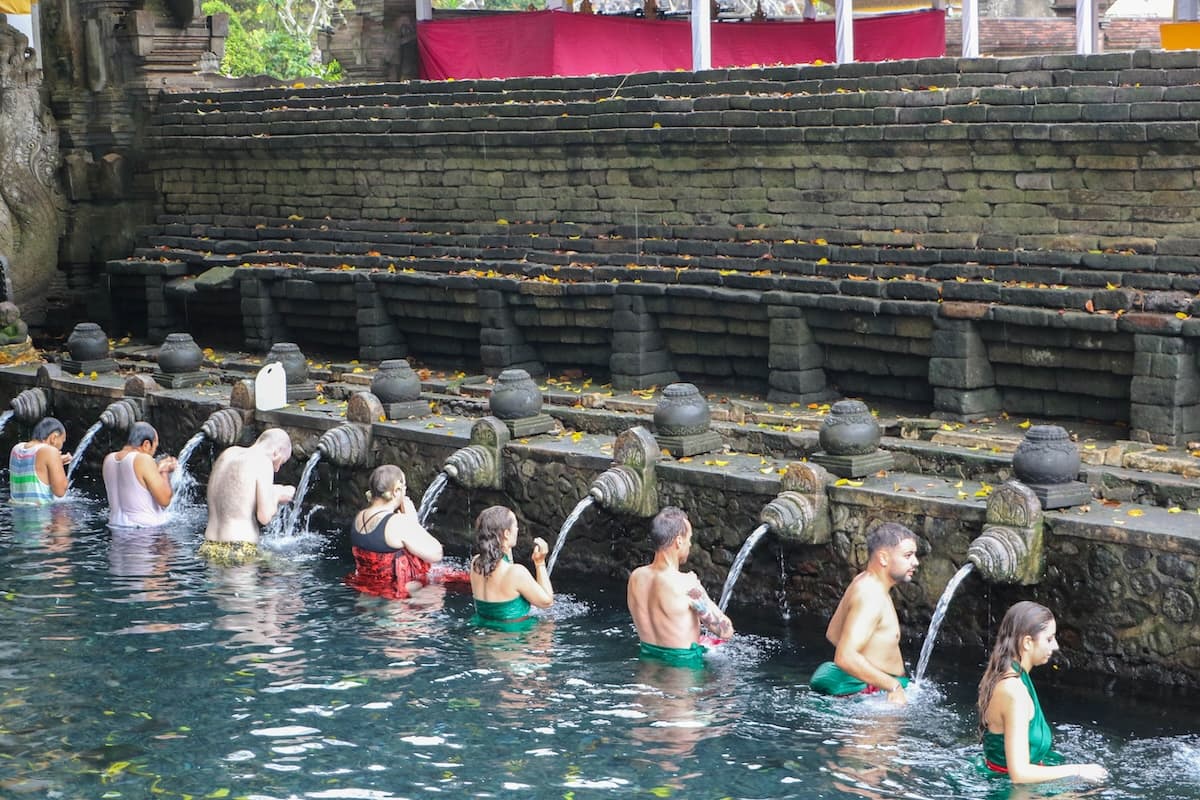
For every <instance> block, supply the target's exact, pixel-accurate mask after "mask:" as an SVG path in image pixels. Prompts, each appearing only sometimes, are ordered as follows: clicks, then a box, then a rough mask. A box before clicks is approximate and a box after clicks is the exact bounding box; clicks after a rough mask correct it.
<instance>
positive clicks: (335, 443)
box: [317, 422, 371, 467]
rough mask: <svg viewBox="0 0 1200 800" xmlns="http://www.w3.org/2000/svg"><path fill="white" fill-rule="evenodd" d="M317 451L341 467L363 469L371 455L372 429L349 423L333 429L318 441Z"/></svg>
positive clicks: (322, 435)
mask: <svg viewBox="0 0 1200 800" xmlns="http://www.w3.org/2000/svg"><path fill="white" fill-rule="evenodd" d="M317 451H318V452H320V454H321V455H322V457H324V458H325V459H326V460H327V461H331V462H332V463H334V464H337V465H338V466H339V467H362V466H366V464H367V456H369V455H370V453H371V429H370V428H368V427H367V426H365V425H358V424H355V423H353V422H347V423H344V424H342V425H338V426H337V427H336V428H331V429H329V430H327V431H325V433H323V434H321V438H320V439H317Z"/></svg>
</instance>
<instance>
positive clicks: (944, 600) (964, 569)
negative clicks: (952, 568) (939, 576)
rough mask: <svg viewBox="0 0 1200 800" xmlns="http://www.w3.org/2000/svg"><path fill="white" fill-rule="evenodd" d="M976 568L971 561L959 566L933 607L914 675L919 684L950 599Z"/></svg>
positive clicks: (927, 665)
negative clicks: (931, 617)
mask: <svg viewBox="0 0 1200 800" xmlns="http://www.w3.org/2000/svg"><path fill="white" fill-rule="evenodd" d="M974 569H975V565H974V564H973V563H971V562H970V561H968V562H967V563H966V564H963V565H962V566H961V567H959V569H958V572H956V573H954V577H953V578H951V579H950V582H949V583H947V584H946V590H945V591H943V592H942V596H941V597H939V598H938V602H937V606H936V607H935V608H934V609H933V619H931V620H930V621H929V632H928V633H926V634H925V641H924V643H922V644H921V657H920V658H919V659H918V660H917V671H916V673H914V675H913V680H914V681H916V682H917V683H918V684H920V682H921V681H922V680H923V679H924V678H925V670H926V669H927V668H928V667H929V657H930V656H931V655H933V645H934V643H935V642H936V641H937V636H938V631H940V630H941V628H942V620H944V619H945V618H946V610H947V609H948V608H950V600H951V599H952V598H953V597H954V592H955V591H957V590H958V585H959V584H960V583H962V582H963V580H965V579H966V577H967V576H968V575H970V574H971V571H972V570H974Z"/></svg>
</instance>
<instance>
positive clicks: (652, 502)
mask: <svg viewBox="0 0 1200 800" xmlns="http://www.w3.org/2000/svg"><path fill="white" fill-rule="evenodd" d="M658 459H659V451H658V443H657V442H656V441H655V440H654V437H653V436H651V435H650V432H649V431H647V430H646V429H645V428H643V427H640V426H638V427H635V428H630V429H629V430H626V431H623V432H622V433H621V434H620V435H619V436H618V437H617V440H616V442H614V443H613V460H614V461H616V462H617V463H616V465H615V466H613V467H611V468H609V469H608V470H606V471H605V472H603V473H601V474H600V475H598V476H597V477H596V480H594V481H592V485H591V487H590V488H589V489H588V494H590V495H591V496H592V497H594V498H595V499H596V502H597V503H599V504H600V506H601V507H603V508H605V509H607V510H608V511H610V512H612V513H614V514H630V515H633V516H639V517H652V516H654V515H655V514H657V513H658V479H657V477H656V475H655V466H656V465H657V464H658Z"/></svg>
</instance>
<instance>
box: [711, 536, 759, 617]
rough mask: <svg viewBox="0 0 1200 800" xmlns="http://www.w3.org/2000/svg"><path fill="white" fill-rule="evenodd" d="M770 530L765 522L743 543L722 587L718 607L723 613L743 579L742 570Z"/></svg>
mask: <svg viewBox="0 0 1200 800" xmlns="http://www.w3.org/2000/svg"><path fill="white" fill-rule="evenodd" d="M770 529H771V526H770V525H768V524H767V523H765V522H764V523H763V524H761V525H759V526H758V527H757V528H755V529H754V532H753V533H751V534H750V535H749V536H747V537H746V541H744V542H742V547H741V549H739V550H738V554H737V557H736V558H734V559H733V566H731V567H730V568H729V575H728V576H726V578H725V585H724V586H723V587H721V599H720V601H719V602H718V603H717V605H718V606H719V607H720V609H721V610H722V611H724V610H725V608H726V607H727V606H728V605H729V599H730V598H731V597H733V587H734V585H735V584H737V581H738V578H740V577H741V575H742V569H743V568H744V567H745V566H746V562H747V561H748V560H749V559H750V554H751V553H752V552H754V546H755V545H756V544H758V540H759V539H761V538H762V537H763V536H765V535H766V534H767V531H769V530H770Z"/></svg>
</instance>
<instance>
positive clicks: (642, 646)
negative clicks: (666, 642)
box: [638, 642, 708, 669]
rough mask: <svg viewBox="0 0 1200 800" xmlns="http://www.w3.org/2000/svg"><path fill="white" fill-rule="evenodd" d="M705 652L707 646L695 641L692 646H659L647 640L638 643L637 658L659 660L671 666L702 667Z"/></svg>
mask: <svg viewBox="0 0 1200 800" xmlns="http://www.w3.org/2000/svg"><path fill="white" fill-rule="evenodd" d="M706 652H708V648H707V647H705V646H704V645H702V644H699V643H697V642H692V646H691V647H687V648H684V647H659V646H658V645H656V644H649V643H648V642H639V643H638V658H645V659H648V660H650V661H661V662H662V663H664V664H667V665H669V666H672V667H686V668H688V669H704V654H705V653H706Z"/></svg>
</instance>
